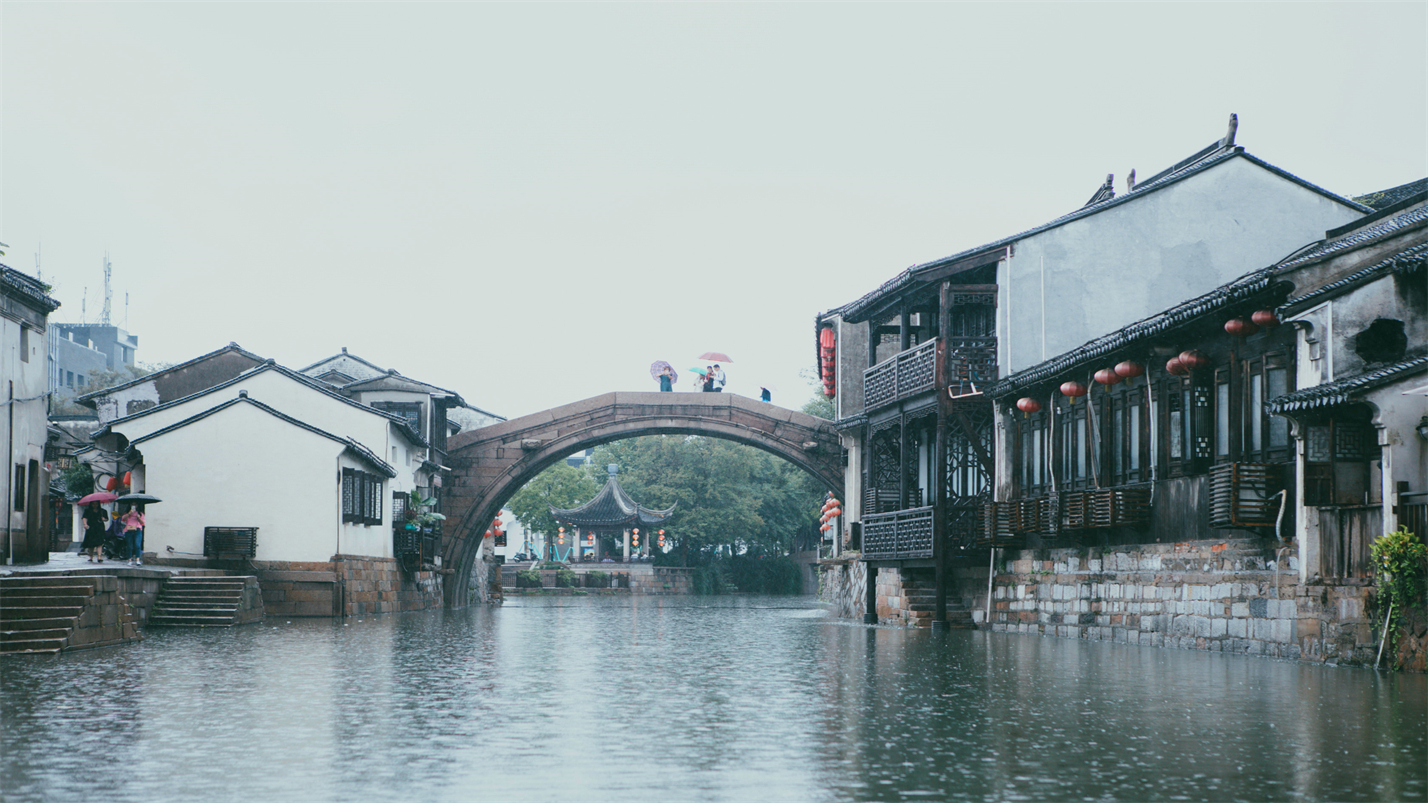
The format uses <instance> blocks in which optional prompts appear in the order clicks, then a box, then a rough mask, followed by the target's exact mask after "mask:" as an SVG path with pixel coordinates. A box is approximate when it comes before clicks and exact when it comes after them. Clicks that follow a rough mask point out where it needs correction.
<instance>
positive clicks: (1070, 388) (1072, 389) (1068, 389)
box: [1061, 382, 1086, 404]
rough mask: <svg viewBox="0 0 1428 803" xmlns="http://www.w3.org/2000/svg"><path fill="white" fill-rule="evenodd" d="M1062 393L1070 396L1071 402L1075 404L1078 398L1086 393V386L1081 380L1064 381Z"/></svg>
mask: <svg viewBox="0 0 1428 803" xmlns="http://www.w3.org/2000/svg"><path fill="white" fill-rule="evenodd" d="M1061 395H1062V396H1066V397H1068V398H1070V399H1071V403H1072V404H1075V403H1076V399H1077V398H1079V397H1081V396H1085V395H1086V386H1085V385H1083V384H1081V383H1080V382H1062V383H1061Z"/></svg>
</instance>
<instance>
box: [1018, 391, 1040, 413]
mask: <svg viewBox="0 0 1428 803" xmlns="http://www.w3.org/2000/svg"><path fill="white" fill-rule="evenodd" d="M1016 409H1018V410H1020V411H1022V412H1023V413H1025V416H1023V417H1027V416H1030V415H1031V414H1032V413H1039V412H1041V402H1039V401H1037V400H1036V399H1033V398H1032V397H1030V396H1023V397H1021V398H1020V399H1017V400H1016Z"/></svg>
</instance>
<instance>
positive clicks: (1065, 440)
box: [1053, 400, 1093, 490]
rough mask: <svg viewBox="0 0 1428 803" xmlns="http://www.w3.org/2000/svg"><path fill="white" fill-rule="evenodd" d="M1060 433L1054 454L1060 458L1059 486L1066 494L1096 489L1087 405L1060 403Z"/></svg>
mask: <svg viewBox="0 0 1428 803" xmlns="http://www.w3.org/2000/svg"><path fill="white" fill-rule="evenodd" d="M1056 405H1057V410H1056V429H1057V431H1056V433H1055V440H1054V443H1053V451H1054V453H1055V455H1056V474H1057V476H1056V484H1057V486H1058V487H1059V488H1061V489H1062V490H1078V489H1082V488H1090V487H1091V486H1092V484H1093V483H1092V470H1093V466H1092V462H1091V457H1092V456H1091V438H1090V436H1091V432H1090V422H1089V420H1088V417H1087V410H1088V409H1089V408H1088V406H1087V405H1086V403H1085V402H1079V403H1076V404H1072V403H1071V402H1070V401H1069V400H1067V401H1058V402H1057V403H1056Z"/></svg>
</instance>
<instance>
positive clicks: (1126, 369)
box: [1115, 360, 1145, 379]
mask: <svg viewBox="0 0 1428 803" xmlns="http://www.w3.org/2000/svg"><path fill="white" fill-rule="evenodd" d="M1115 371H1116V375H1117V376H1119V377H1121V378H1123V379H1133V378H1135V377H1137V376H1141V375H1143V374H1144V373H1145V366H1144V365H1141V364H1140V363H1138V362H1131V361H1130V360H1125V361H1124V362H1118V363H1116V368H1115Z"/></svg>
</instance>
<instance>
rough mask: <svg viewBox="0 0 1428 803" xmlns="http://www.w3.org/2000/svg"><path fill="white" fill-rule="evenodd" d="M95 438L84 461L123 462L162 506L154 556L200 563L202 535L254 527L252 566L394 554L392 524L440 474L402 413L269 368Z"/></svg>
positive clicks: (155, 512) (115, 425) (151, 521)
mask: <svg viewBox="0 0 1428 803" xmlns="http://www.w3.org/2000/svg"><path fill="white" fill-rule="evenodd" d="M94 441H95V445H96V449H95V450H94V452H96V453H97V455H91V456H90V457H89V458H88V459H90V460H96V459H102V458H100V457H99V456H110V457H112V458H113V459H116V460H117V461H118V465H116V466H115V467H114V469H113V470H114V471H115V473H119V472H121V471H129V472H132V477H133V482H132V487H133V488H134V489H136V490H137V489H141V488H142V489H144V490H146V491H148V492H149V493H152V494H155V495H157V496H159V497H160V498H162V499H163V500H164V501H163V503H162V504H159V505H154V506H153V507H151V508H150V509H149V511H148V528H147V533H146V541H147V543H146V549H147V551H149V552H153V553H156V555H157V556H158V557H159V558H164V557H165V556H166V555H167V554H169V547H172V550H173V552H172V554H175V555H202V554H203V553H204V551H205V542H204V531H205V528H209V527H228V528H250V527H256V528H258V536H257V548H256V552H255V553H254V554H253V555H252V559H253V560H255V561H260V562H263V563H264V565H266V566H267V567H268V568H269V569H272V568H274V567H275V566H277V565H279V564H282V563H289V564H299V563H301V564H310V563H314V562H325V561H330V560H332V558H333V556H335V555H358V556H365V557H373V558H392V557H394V541H393V533H394V527H393V523H394V519H393V516H394V514H395V515H398V516H400V515H401V513H402V512H403V509H404V502H405V497H406V495H407V494H409V493H410V492H411V491H414V490H418V491H419V490H420V489H423V488H427V487H429V486H430V485H431V483H432V476H433V474H434V472H435V470H436V469H435V468H434V467H433V466H432V464H431V462H430V461H429V460H428V450H429V448H430V444H428V443H427V441H426V440H425V439H423V438H422V437H421V436H420V435H418V434H417V433H416V432H415V431H414V430H413V429H412V428H411V427H410V426H409V425H408V421H407V419H406V418H405V417H404V416H401V415H397V414H394V413H389V412H385V411H382V410H378V409H376V408H373V407H371V406H368V405H365V404H362V403H360V402H357V401H354V400H353V399H351V398H348V397H347V396H345V395H343V394H342V393H339V392H337V391H336V390H335V389H333V388H332V387H330V386H329V385H327V384H325V383H322V382H319V381H317V380H314V379H311V378H309V377H307V376H304V375H302V374H300V373H297V372H295V371H292V370H290V369H288V368H284V367H283V366H281V365H278V364H276V363H274V362H272V361H271V360H270V361H267V362H264V363H263V364H261V365H259V366H258V367H257V368H254V369H252V370H250V371H247V372H244V373H242V374H240V375H238V376H236V377H234V378H232V379H229V380H227V381H224V382H221V383H219V384H217V385H214V386H212V387H210V388H206V389H204V390H202V391H200V392H198V393H195V394H192V395H190V396H186V397H184V398H181V399H175V400H173V401H170V402H167V403H164V404H161V405H158V406H155V407H150V408H147V409H144V410H142V411H140V412H138V413H135V414H133V415H129V416H124V417H122V418H118V419H115V420H113V421H109V422H107V423H106V424H104V425H103V426H102V427H101V428H100V429H99V430H98V431H97V432H95V433H94ZM394 507H395V508H396V509H395V510H394ZM210 551H211V550H210Z"/></svg>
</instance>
